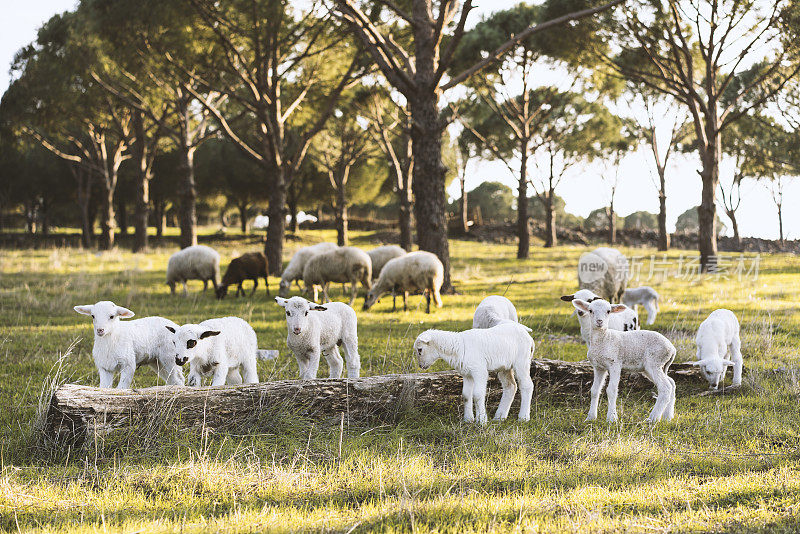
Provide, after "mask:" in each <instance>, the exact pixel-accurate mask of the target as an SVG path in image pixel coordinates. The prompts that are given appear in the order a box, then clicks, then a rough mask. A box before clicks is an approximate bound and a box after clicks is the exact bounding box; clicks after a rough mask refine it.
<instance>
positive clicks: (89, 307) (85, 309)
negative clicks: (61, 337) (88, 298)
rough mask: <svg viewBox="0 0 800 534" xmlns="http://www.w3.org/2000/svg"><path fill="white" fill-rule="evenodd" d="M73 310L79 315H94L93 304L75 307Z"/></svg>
mask: <svg viewBox="0 0 800 534" xmlns="http://www.w3.org/2000/svg"><path fill="white" fill-rule="evenodd" d="M72 309H73V310H75V311H76V312H78V313H81V314H83V315H91V314H92V305H91V304H87V305H86V306H74V307H73V308H72Z"/></svg>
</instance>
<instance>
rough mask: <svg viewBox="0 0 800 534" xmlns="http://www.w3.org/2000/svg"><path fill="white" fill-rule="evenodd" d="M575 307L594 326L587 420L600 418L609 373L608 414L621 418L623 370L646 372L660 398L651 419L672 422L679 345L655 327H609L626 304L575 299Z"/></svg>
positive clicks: (612, 419)
mask: <svg viewBox="0 0 800 534" xmlns="http://www.w3.org/2000/svg"><path fill="white" fill-rule="evenodd" d="M572 305H573V306H575V309H577V310H581V311H583V312H585V313H587V315H588V317H589V320H590V321H589V324H590V325H591V327H592V332H591V337H590V342H589V349H588V351H587V353H586V356H587V357H588V359H589V362H591V364H592V367H593V368H594V381H593V382H592V390H591V394H592V400H591V404H590V407H589V415H588V416H587V418H586V420H587V421H594V420H595V419H597V405H598V403H599V401H600V393H601V391H602V389H603V382H605V379H606V375H608V376H609V379H608V389H607V390H606V394H607V395H608V415H607V420H608V421H609V422H612V423H613V422H616V421H617V419H618V418H617V389H618V387H619V379H620V375H621V373H622V370H623V369H625V370H628V371H638V372H641V373H644V375H645V376H647V377H648V378H649V379H650V380H652V381H653V382H654V383H655V385H656V388H657V389H658V397H657V399H656V404H655V406H654V407H653V410H652V411H651V412H650V416H649V417H648V421H650V422H652V423H655V422H658V421H660V420H665V421H669V420H671V419H672V417H673V415H674V412H675V381H674V380H673V379H672V378H670V377H669V376H668V375H667V371H668V370H669V366H670V365H672V362H673V360H674V359H675V353H676V350H675V347H674V346H673V345H672V343H670V341H669V340H668V339H667V338H665V337H664V336H662V335H661V334H659V333H658V332H653V331H651V330H635V331H633V332H619V331H616V330H610V329H609V328H608V319H609V317H610V316H611V315H612V314H613V313H616V312H618V311H619V310H623V309H625V306H624V305H622V304H614V305H612V304H610V303H608V302H607V301H605V300H602V299H600V300H595V301H593V302H591V303H589V302H587V301H585V300H582V299H575V300H573V301H572Z"/></svg>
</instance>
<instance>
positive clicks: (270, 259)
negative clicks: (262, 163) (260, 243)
mask: <svg viewBox="0 0 800 534" xmlns="http://www.w3.org/2000/svg"><path fill="white" fill-rule="evenodd" d="M275 172H276V174H277V177H276V179H275V184H274V187H273V188H272V191H270V195H269V206H267V216H268V217H269V226H268V227H267V241H266V242H265V243H264V255H265V256H266V257H267V269H268V271H267V272H268V274H270V275H274V276H280V274H281V272H282V271H283V240H284V237H285V234H286V219H285V210H286V180H285V177H284V173H285V172H286V170H285V169H282V168H278V169H276V171H275Z"/></svg>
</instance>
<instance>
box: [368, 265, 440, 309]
mask: <svg viewBox="0 0 800 534" xmlns="http://www.w3.org/2000/svg"><path fill="white" fill-rule="evenodd" d="M443 281H444V266H443V265H442V262H441V260H439V258H437V257H436V255H435V254H431V253H430V252H425V251H423V250H418V251H416V252H409V253H408V254H406V255H405V256H400V257H399V258H395V259H393V260H389V261H388V262H387V263H386V265H384V266H383V270H381V275H380V276H379V277H378V281H377V282H375V286H374V287H373V288H372V289H371V290H370V291H369V293H368V294H367V298H366V299H364V309H365V310H368V309H370V308H371V307H372V306H373V305H374V304H375V303H376V302H378V299H379V298H381V296H383V295H384V294H386V293H388V292H389V291H391V292H392V311H395V310H397V305H396V303H395V295H396V293H397V292H398V291H401V292H402V293H403V310H407V309H408V304H407V300H408V292H409V291H423V292H424V293H425V297H426V301H427V304H426V307H425V313H430V312H431V298H433V301H434V302H435V303H436V307H437V308H441V307H442V295H441V293H440V290H441V288H442V282H443Z"/></svg>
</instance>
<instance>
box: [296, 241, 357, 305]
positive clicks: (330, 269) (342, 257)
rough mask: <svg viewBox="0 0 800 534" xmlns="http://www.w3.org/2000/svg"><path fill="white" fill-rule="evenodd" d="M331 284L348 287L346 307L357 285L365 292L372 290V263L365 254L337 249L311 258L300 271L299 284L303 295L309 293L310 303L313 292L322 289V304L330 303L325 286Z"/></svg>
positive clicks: (350, 249)
mask: <svg viewBox="0 0 800 534" xmlns="http://www.w3.org/2000/svg"><path fill="white" fill-rule="evenodd" d="M331 282H338V283H342V284H345V283H349V284H351V287H352V291H351V293H350V305H351V306H352V305H353V302H355V300H356V291H357V286H356V284H357V283H358V282H361V285H362V286H363V287H364V288H365V289H367V290H369V288H371V287H372V260H370V259H369V256H368V255H367V253H366V252H364V251H363V250H361V249H358V248H356V247H338V248H336V249H335V250H331V251H329V252H322V253H320V254H317V255H315V256H312V257H311V258H309V259H308V261H307V262H306V265H305V267H304V268H303V283H304V284H305V286H306V293H307V294H308V293H311V292H312V291H313V294H314V301H315V302H316V300H317V288H316V286H320V287H322V295H323V302H330V300H331V299H330V297H329V296H328V285H329V284H330V283H331Z"/></svg>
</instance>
